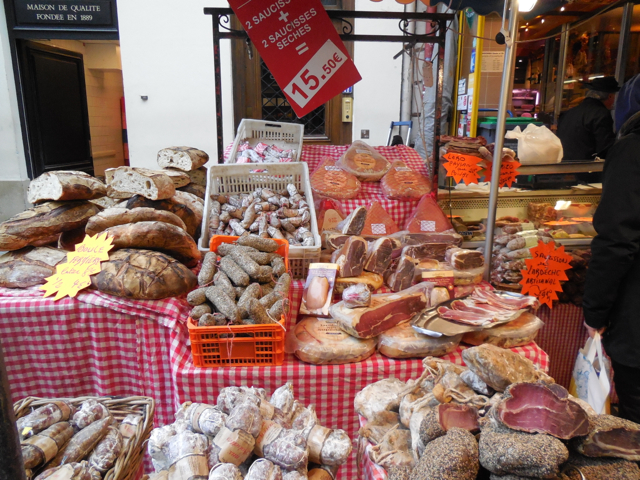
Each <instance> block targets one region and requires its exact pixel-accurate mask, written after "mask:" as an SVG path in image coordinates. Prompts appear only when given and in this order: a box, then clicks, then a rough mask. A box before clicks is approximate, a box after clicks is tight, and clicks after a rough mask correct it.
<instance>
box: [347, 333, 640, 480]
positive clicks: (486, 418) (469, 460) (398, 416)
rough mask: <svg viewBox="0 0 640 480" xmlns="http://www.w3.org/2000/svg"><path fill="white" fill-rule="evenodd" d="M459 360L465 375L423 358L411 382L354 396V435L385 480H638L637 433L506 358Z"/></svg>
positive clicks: (485, 354)
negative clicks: (482, 474) (481, 479)
mask: <svg viewBox="0 0 640 480" xmlns="http://www.w3.org/2000/svg"><path fill="white" fill-rule="evenodd" d="M462 355H463V359H464V361H465V362H466V364H467V365H468V368H467V367H462V366H458V365H455V364H453V363H450V362H447V361H443V360H440V359H436V358H432V357H427V358H425V359H424V361H423V364H424V366H425V372H424V374H423V375H422V376H421V377H420V378H418V379H415V380H409V381H408V382H406V383H405V382H402V381H400V380H398V379H395V378H390V379H384V380H381V381H379V382H376V383H374V384H371V385H369V386H367V387H366V388H365V389H364V390H362V391H361V392H359V393H358V394H357V395H356V398H355V401H354V405H355V409H356V411H357V412H358V414H359V415H360V416H361V417H362V420H363V422H364V421H366V424H365V425H364V426H363V427H362V428H361V429H360V432H359V434H360V436H361V438H363V439H366V440H367V441H368V442H369V445H367V454H368V455H369V457H370V459H371V460H372V461H373V462H375V463H377V464H378V465H381V466H382V467H384V468H385V469H386V470H387V471H388V475H389V477H388V478H389V479H400V478H402V479H409V480H423V479H438V480H475V479H476V477H477V475H478V473H479V471H480V469H481V468H482V469H484V470H485V471H488V472H490V474H491V478H492V479H496V480H498V479H504V480H506V479H519V478H522V479H524V478H547V479H555V480H573V479H580V478H602V479H605V478H606V479H608V480H623V479H624V480H628V479H638V478H640V469H639V468H638V465H637V464H636V463H635V462H637V461H638V460H639V459H640V441H639V440H638V439H639V438H640V425H637V424H635V423H633V422H629V421H627V420H622V419H619V418H616V417H612V416H610V415H598V414H596V412H595V411H593V409H592V408H591V407H590V406H589V405H587V404H586V403H585V402H582V401H580V400H578V399H576V398H574V397H572V396H571V395H569V394H568V393H567V391H566V390H565V389H564V388H563V387H561V386H560V385H557V384H555V383H554V380H553V379H552V378H550V377H549V376H548V375H546V374H545V373H544V372H541V371H540V370H537V369H536V368H535V366H534V365H533V363H532V362H530V361H529V360H527V359H526V358H524V357H523V356H520V355H519V354H517V353H513V352H511V351H510V350H506V349H502V348H500V347H496V346H494V345H482V346H478V347H473V348H470V349H468V350H465V351H464V352H463V354H462ZM581 474H584V477H581V476H580V475H581Z"/></svg>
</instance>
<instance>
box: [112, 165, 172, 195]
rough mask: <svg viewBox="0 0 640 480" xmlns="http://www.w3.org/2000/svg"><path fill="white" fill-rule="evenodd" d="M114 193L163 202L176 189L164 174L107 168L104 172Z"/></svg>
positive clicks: (156, 171) (142, 170)
mask: <svg viewBox="0 0 640 480" xmlns="http://www.w3.org/2000/svg"><path fill="white" fill-rule="evenodd" d="M104 174H105V177H106V179H107V185H109V186H110V187H111V188H112V189H113V190H115V192H120V193H121V192H125V193H132V194H138V195H142V196H143V197H146V198H148V199H149V200H164V199H165V198H171V197H173V195H174V193H175V192H176V187H175V186H174V185H173V180H172V179H171V177H169V175H167V174H166V173H164V172H162V171H159V170H149V169H147V168H137V167H118V168H109V169H107V170H105V172H104ZM112 196H113V195H112Z"/></svg>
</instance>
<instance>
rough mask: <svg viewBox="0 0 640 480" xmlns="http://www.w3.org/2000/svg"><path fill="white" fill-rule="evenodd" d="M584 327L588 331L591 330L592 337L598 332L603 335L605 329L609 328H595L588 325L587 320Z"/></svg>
mask: <svg viewBox="0 0 640 480" xmlns="http://www.w3.org/2000/svg"><path fill="white" fill-rule="evenodd" d="M584 327H585V328H586V329H587V332H589V336H590V337H591V338H593V337H594V336H595V335H596V332H597V333H599V334H600V335H602V334H603V333H604V331H605V330H606V329H607V327H602V328H597V329H596V328H593V327H590V326H589V325H587V322H584Z"/></svg>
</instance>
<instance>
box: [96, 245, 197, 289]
mask: <svg viewBox="0 0 640 480" xmlns="http://www.w3.org/2000/svg"><path fill="white" fill-rule="evenodd" d="M197 283H198V281H197V279H196V276H195V274H194V273H193V272H192V271H191V270H189V269H188V268H187V267H185V266H184V265H183V264H181V263H180V262H178V261H177V260H175V259H173V258H171V257H170V256H168V255H165V254H164V253H160V252H153V251H151V250H137V249H132V248H125V249H122V250H117V251H116V252H113V253H112V254H111V255H109V261H108V262H103V263H102V264H101V271H100V273H98V274H96V275H92V276H91V284H92V285H93V286H94V287H95V288H97V289H98V290H100V291H101V292H104V293H108V294H111V295H115V296H117V297H127V298H134V299H146V300H155V299H159V298H167V297H177V296H180V295H184V294H186V293H187V292H189V291H190V290H192V289H193V288H195V286H196V285H197Z"/></svg>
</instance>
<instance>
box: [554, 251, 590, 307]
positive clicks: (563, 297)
mask: <svg viewBox="0 0 640 480" xmlns="http://www.w3.org/2000/svg"><path fill="white" fill-rule="evenodd" d="M568 253H569V255H571V257H572V260H571V263H570V265H571V270H567V271H566V273H567V278H568V279H569V280H568V281H566V282H564V283H563V284H562V292H560V293H558V300H559V301H560V302H561V303H573V304H574V305H577V306H580V305H582V297H583V295H584V282H585V280H586V279H587V269H588V268H589V260H591V250H574V251H572V252H568Z"/></svg>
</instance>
